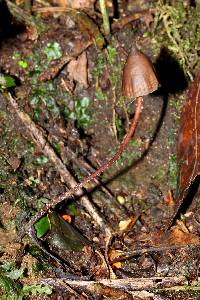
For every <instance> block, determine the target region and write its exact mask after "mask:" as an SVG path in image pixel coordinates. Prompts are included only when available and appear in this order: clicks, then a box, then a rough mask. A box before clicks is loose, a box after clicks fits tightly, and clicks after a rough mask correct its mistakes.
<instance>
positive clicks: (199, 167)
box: [168, 75, 200, 227]
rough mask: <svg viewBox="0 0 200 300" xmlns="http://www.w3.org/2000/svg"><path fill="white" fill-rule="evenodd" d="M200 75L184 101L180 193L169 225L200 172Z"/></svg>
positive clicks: (180, 146) (178, 153)
mask: <svg viewBox="0 0 200 300" xmlns="http://www.w3.org/2000/svg"><path fill="white" fill-rule="evenodd" d="M199 136H200V75H197V76H196V78H195V80H194V81H193V82H192V84H191V86H190V89H189V93H188V97H187V101H186V102H185V103H184V105H183V108H182V112H181V118H180V129H179V135H178V141H177V163H178V165H179V184H178V194H177V197H176V199H175V204H176V207H175V212H174V215H173V217H172V218H171V220H170V222H169V224H168V227H170V225H171V224H172V222H173V220H174V218H175V217H176V215H177V213H178V211H179V208H180V206H181V205H182V203H183V201H184V200H185V198H186V196H187V194H188V191H189V188H190V186H191V184H192V183H193V182H194V180H195V178H196V176H197V175H199V174H200V139H199Z"/></svg>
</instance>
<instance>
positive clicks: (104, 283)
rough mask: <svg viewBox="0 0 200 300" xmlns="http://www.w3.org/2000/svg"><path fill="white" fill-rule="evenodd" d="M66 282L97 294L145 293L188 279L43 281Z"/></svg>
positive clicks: (49, 279) (181, 282)
mask: <svg viewBox="0 0 200 300" xmlns="http://www.w3.org/2000/svg"><path fill="white" fill-rule="evenodd" d="M62 282H64V283H65V284H67V285H69V286H71V287H72V288H81V289H84V288H86V289H87V290H88V291H90V292H93V293H95V291H96V292H97V291H99V289H100V288H101V289H103V288H106V287H109V288H113V289H120V290H124V291H140V290H141V291H144V290H149V289H151V290H152V289H161V288H166V287H167V288H169V287H172V286H176V285H185V284H187V283H188V282H187V279H186V278H185V277H184V276H179V277H150V278H125V279H114V280H110V279H101V280H97V281H85V280H81V279H80V280H68V279H65V278H63V279H60V278H45V279H42V280H41V283H43V284H50V285H54V284H56V283H57V284H58V283H60V284H61V283H62Z"/></svg>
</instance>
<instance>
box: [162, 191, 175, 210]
mask: <svg viewBox="0 0 200 300" xmlns="http://www.w3.org/2000/svg"><path fill="white" fill-rule="evenodd" d="M164 202H165V203H166V204H167V205H168V206H170V207H173V206H174V204H175V203H174V197H173V194H172V191H171V190H169V191H168V192H167V194H166V195H165V196H164Z"/></svg>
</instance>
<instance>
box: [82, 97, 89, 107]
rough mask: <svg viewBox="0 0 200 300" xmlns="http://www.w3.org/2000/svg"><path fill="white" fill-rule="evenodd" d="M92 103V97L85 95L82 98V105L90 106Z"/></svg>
mask: <svg viewBox="0 0 200 300" xmlns="http://www.w3.org/2000/svg"><path fill="white" fill-rule="evenodd" d="M89 103H90V99H89V98H88V97H83V99H82V100H81V106H82V107H88V106H89Z"/></svg>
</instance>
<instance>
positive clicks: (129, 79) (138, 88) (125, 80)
mask: <svg viewBox="0 0 200 300" xmlns="http://www.w3.org/2000/svg"><path fill="white" fill-rule="evenodd" d="M157 88H158V80H157V78H156V75H155V72H154V69H153V65H152V63H151V61H150V60H149V59H148V57H147V56H146V55H145V54H143V53H142V52H141V51H139V50H138V49H137V48H136V47H135V46H134V47H132V50H131V52H130V54H129V55H128V58H127V61H126V63H125V66H124V70H123V77H122V91H123V95H124V96H127V97H133V98H135V99H136V109H135V114H134V118H133V121H132V125H131V126H130V128H129V130H128V132H127V134H126V135H125V137H124V140H123V141H122V144H121V146H120V148H119V149H118V151H117V152H116V153H115V155H114V156H113V157H112V158H111V159H110V160H109V161H108V162H106V163H105V164H103V165H102V166H101V167H100V168H99V169H97V170H96V171H95V172H94V173H92V174H91V175H89V176H87V177H85V178H84V179H83V181H82V182H80V183H79V184H77V185H76V186H75V187H74V188H73V189H71V190H69V192H67V193H66V194H64V195H63V199H65V197H68V196H70V195H72V194H74V193H75V192H77V191H78V190H80V188H82V187H83V186H85V184H86V183H88V182H90V181H91V180H94V179H95V178H96V177H97V176H99V175H100V174H101V173H103V172H104V171H105V170H107V169H109V168H110V167H111V166H112V165H113V164H114V163H115V161H116V160H117V159H118V158H119V157H120V155H121V154H122V152H123V151H124V150H125V148H126V146H127V145H128V142H129V141H130V139H131V137H132V136H133V134H134V132H135V129H136V127H137V123H138V120H139V115H140V112H141V110H142V101H143V99H142V97H143V96H145V95H147V94H150V93H152V92H153V91H155V90H156V89H157ZM60 201H61V199H60Z"/></svg>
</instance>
